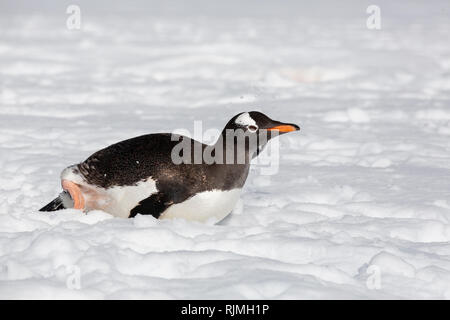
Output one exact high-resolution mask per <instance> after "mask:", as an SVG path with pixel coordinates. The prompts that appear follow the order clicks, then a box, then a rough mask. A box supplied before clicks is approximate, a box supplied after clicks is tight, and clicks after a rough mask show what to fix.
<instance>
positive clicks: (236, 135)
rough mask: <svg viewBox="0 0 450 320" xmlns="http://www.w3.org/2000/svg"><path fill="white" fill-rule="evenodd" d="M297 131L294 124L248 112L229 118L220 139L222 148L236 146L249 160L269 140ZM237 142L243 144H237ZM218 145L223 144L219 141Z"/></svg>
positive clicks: (259, 113) (296, 126)
mask: <svg viewBox="0 0 450 320" xmlns="http://www.w3.org/2000/svg"><path fill="white" fill-rule="evenodd" d="M298 130H300V127H299V126H298V125H296V124H292V123H285V122H280V121H276V120H272V119H270V118H269V117H268V116H266V115H265V114H264V113H261V112H259V111H250V112H242V113H239V114H237V115H235V116H234V117H233V118H231V120H230V121H228V123H227V125H226V126H225V128H224V129H223V132H222V138H223V139H224V140H225V144H224V146H226V145H228V146H230V144H231V145H234V146H236V145H238V146H237V148H238V149H239V148H241V147H242V148H245V150H246V153H247V154H248V157H249V159H251V158H254V157H256V156H257V155H258V154H259V153H260V152H261V150H262V149H263V148H264V146H265V145H266V144H267V142H268V141H269V140H270V139H272V138H274V137H276V136H278V135H280V134H284V133H287V132H291V131H298ZM223 139H222V140H223ZM239 141H241V142H245V143H241V144H239ZM218 143H223V142H222V141H221V139H219V140H218Z"/></svg>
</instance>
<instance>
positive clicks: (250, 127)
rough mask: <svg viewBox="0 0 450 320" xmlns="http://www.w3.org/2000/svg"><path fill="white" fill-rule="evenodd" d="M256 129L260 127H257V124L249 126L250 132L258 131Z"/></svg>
mask: <svg viewBox="0 0 450 320" xmlns="http://www.w3.org/2000/svg"><path fill="white" fill-rule="evenodd" d="M256 130H258V127H257V126H254V125H250V126H248V131H250V132H256Z"/></svg>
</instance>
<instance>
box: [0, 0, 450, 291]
mask: <svg viewBox="0 0 450 320" xmlns="http://www.w3.org/2000/svg"><path fill="white" fill-rule="evenodd" d="M391 2H393V1H391ZM78 3H79V5H80V7H81V10H82V28H81V30H68V29H66V21H65V20H66V18H67V14H66V13H65V9H66V8H65V6H63V5H61V6H60V7H58V6H57V5H55V4H52V2H50V1H42V2H41V5H40V4H38V3H36V2H33V4H31V3H29V1H21V0H20V1H12V0H8V1H2V3H1V6H2V8H0V9H1V10H0V12H1V14H0V168H1V169H0V298H37V299H42V298H49V299H52V298H58V299H63V298H99V299H102V298H120V299H125V298H163V299H172V298H175V299H178V298H189V299H193V298H203V299H212V298H219V299H222V298H232V299H241V298H243V299H247V298H252V299H266V298H270V299H320V298H345V299H347V298H348V299H353V298H356V299H366V298H369V299H371V298H440V299H449V298H450V258H449V257H450V142H449V141H450V104H449V103H450V41H449V40H450V38H449V35H450V18H449V17H450V4H449V3H448V1H444V0H442V1H433V2H431V1H395V4H394V3H390V2H389V1H377V4H378V5H379V6H380V7H381V14H382V28H381V30H369V29H367V28H366V19H367V17H368V15H367V13H366V8H367V6H368V5H369V4H372V3H369V2H366V1H342V2H339V3H340V5H339V7H335V6H333V4H335V2H325V1H314V4H308V5H307V4H301V2H300V1H286V2H285V3H283V4H282V5H280V4H279V3H278V2H275V1H258V2H256V1H248V2H245V3H241V2H238V1H235V0H233V1H227V2H222V3H220V4H217V6H214V5H213V4H211V2H210V1H200V0H197V1H192V2H189V5H186V4H183V2H177V1H168V2H164V5H163V4H162V3H159V2H156V1H153V2H143V1H131V2H130V3H127V5H126V7H120V5H119V4H109V3H106V4H105V3H104V2H103V5H101V3H99V2H96V5H92V4H90V3H89V2H88V1H78ZM253 109H257V110H260V111H263V112H265V113H266V114H268V115H269V116H271V117H272V118H274V119H277V120H281V121H288V122H294V123H298V124H299V125H300V126H301V128H302V131H301V132H300V133H293V134H288V135H286V136H283V137H281V138H280V139H279V142H280V147H281V158H280V165H279V169H278V173H277V174H275V175H271V176H267V175H261V171H260V169H259V168H258V167H255V168H254V169H253V170H252V171H251V174H250V176H249V178H248V180H247V184H246V186H245V188H244V190H243V195H242V200H241V201H240V203H239V206H238V207H237V208H236V210H235V211H234V212H233V214H232V215H231V216H230V217H229V218H227V219H226V220H225V221H223V222H222V223H220V224H218V225H207V224H206V225H205V224H200V223H190V222H187V221H183V220H175V221H159V220H155V219H153V218H152V217H148V216H137V217H136V218H135V219H120V218H113V217H111V216H109V215H108V214H106V213H104V212H101V211H95V212H90V213H89V214H87V215H84V214H81V213H80V212H79V211H76V210H65V211H60V212H56V213H50V214H48V213H45V214H44V213H38V211H37V210H38V209H39V208H40V207H42V206H43V205H45V204H46V203H48V202H49V201H50V200H51V199H53V198H54V197H55V196H56V195H57V194H58V193H59V192H60V181H59V174H60V172H61V170H62V169H64V168H65V167H67V166H68V165H71V164H74V163H77V162H79V161H82V160H84V159H85V158H86V157H87V156H89V155H90V154H91V153H93V152H94V151H96V150H98V149H100V148H102V147H105V146H107V145H109V144H111V143H114V142H117V141H120V140H123V139H126V138H130V137H133V136H137V135H140V134H145V133H150V132H170V131H172V130H174V129H179V128H186V129H188V130H193V128H194V121H199V120H202V121H203V128H204V129H208V128H216V129H221V128H222V127H223V126H224V125H225V123H226V122H227V121H228V119H229V118H230V117H231V116H233V115H234V114H236V113H238V112H241V111H249V110H253ZM78 272H79V273H78ZM78 274H79V277H78V276H77V275H78ZM74 277H75V278H74ZM374 277H375V278H374ZM73 279H75V280H74V281H75V282H74V283H78V284H79V287H78V286H73V285H70V284H71V283H72V282H71V281H72V280H73ZM78 280H80V281H79V282H77V281H78ZM374 283H375V287H374V285H373V284H374ZM377 283H378V285H376V284H377ZM371 284H372V285H371ZM78 288H79V289H78Z"/></svg>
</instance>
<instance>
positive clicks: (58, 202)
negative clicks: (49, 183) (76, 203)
mask: <svg viewBox="0 0 450 320" xmlns="http://www.w3.org/2000/svg"><path fill="white" fill-rule="evenodd" d="M68 208H73V200H72V197H71V196H70V194H69V192H67V191H63V192H61V193H60V195H59V196H57V197H56V198H55V199H53V201H51V202H50V203H48V204H47V205H45V206H44V207H42V208H41V209H39V211H43V212H51V211H57V210H62V209H68Z"/></svg>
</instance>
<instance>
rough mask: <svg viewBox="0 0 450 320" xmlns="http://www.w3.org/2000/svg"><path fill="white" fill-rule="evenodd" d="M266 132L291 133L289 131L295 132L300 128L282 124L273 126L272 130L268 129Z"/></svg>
mask: <svg viewBox="0 0 450 320" xmlns="http://www.w3.org/2000/svg"><path fill="white" fill-rule="evenodd" d="M267 130H269V131H275V130H277V131H280V132H291V131H297V130H300V127H298V126H296V125H292V124H282V125H279V126H275V127H272V128H268V129H267Z"/></svg>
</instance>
